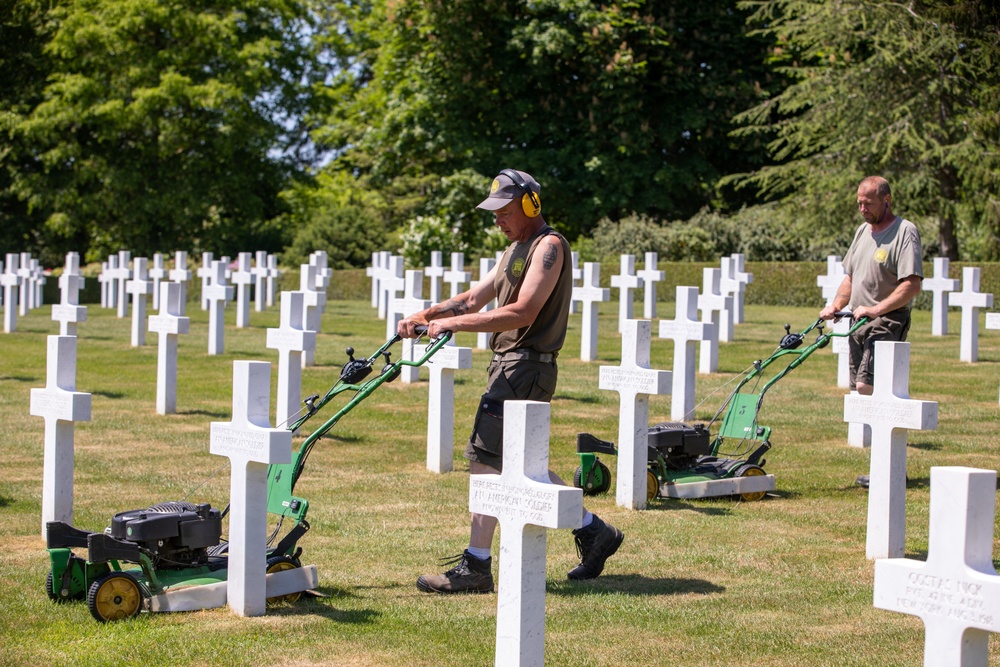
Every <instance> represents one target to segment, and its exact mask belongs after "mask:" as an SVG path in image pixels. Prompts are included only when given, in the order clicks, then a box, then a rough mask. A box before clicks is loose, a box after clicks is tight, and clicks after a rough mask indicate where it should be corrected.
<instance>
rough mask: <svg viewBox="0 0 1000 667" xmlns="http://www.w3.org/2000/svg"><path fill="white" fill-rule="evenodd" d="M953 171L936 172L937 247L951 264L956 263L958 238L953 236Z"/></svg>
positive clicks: (954, 179)
mask: <svg viewBox="0 0 1000 667" xmlns="http://www.w3.org/2000/svg"><path fill="white" fill-rule="evenodd" d="M955 183H956V176H955V169H954V167H951V166H943V167H941V168H940V169H939V170H938V190H939V193H940V200H939V201H940V204H939V206H938V220H939V221H940V225H941V226H940V228H939V229H938V245H939V246H940V253H941V256H942V257H947V258H948V259H950V260H951V261H953V262H957V261H958V237H957V236H955Z"/></svg>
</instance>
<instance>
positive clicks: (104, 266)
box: [97, 262, 111, 308]
mask: <svg viewBox="0 0 1000 667" xmlns="http://www.w3.org/2000/svg"><path fill="white" fill-rule="evenodd" d="M97 282H98V284H99V285H100V286H101V308H107V307H108V291H109V290H108V286H109V284H110V283H111V278H109V277H108V263H107V262H101V272H100V273H99V274H97Z"/></svg>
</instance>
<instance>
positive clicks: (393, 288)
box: [378, 253, 406, 320]
mask: <svg viewBox="0 0 1000 667" xmlns="http://www.w3.org/2000/svg"><path fill="white" fill-rule="evenodd" d="M384 266H385V270H383V272H382V278H381V280H379V302H378V316H379V319H382V320H384V319H385V318H386V311H387V310H388V309H389V304H390V303H391V302H392V300H393V299H395V298H396V296H397V295H398V294H399V293H400V292H402V291H403V289H404V288H405V287H406V281H405V279H404V278H403V258H402V257H400V256H398V255H393V254H390V253H386V257H385V264H384Z"/></svg>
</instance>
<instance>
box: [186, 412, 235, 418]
mask: <svg viewBox="0 0 1000 667" xmlns="http://www.w3.org/2000/svg"><path fill="white" fill-rule="evenodd" d="M177 414H179V415H201V416H202V417H216V418H218V419H225V418H226V417H231V416H232V414H233V413H232V412H230V411H223V410H178V411H177Z"/></svg>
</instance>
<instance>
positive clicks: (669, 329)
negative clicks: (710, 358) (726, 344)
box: [660, 285, 715, 421]
mask: <svg viewBox="0 0 1000 667" xmlns="http://www.w3.org/2000/svg"><path fill="white" fill-rule="evenodd" d="M674 312H675V314H674V319H672V320H660V338H669V339H671V340H672V341H674V366H673V388H672V390H671V394H672V396H671V397H670V419H672V420H673V421H685V420H687V419H691V418H692V417H694V394H695V391H694V390H695V386H694V373H695V359H694V355H695V345H696V343H697V342H698V341H710V340H711V339H712V337H713V336H714V335H715V325H713V324H711V323H709V322H701V321H699V320H698V288H697V287H682V286H680V285H678V286H677V307H676V309H675V311H674Z"/></svg>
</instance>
